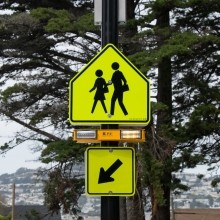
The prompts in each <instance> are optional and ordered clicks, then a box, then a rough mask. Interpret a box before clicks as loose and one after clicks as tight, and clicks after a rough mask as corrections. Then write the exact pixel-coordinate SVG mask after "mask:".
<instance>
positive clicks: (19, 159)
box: [0, 121, 42, 175]
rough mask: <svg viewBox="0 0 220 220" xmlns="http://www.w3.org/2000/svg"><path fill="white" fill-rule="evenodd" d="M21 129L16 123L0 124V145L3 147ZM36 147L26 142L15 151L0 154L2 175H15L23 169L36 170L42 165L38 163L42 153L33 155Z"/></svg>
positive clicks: (0, 172) (0, 171)
mask: <svg viewBox="0 0 220 220" xmlns="http://www.w3.org/2000/svg"><path fill="white" fill-rule="evenodd" d="M18 129H19V126H18V125H16V124H15V123H8V124H7V123H5V122H2V121H1V122H0V145H3V144H4V143H5V142H7V140H8V139H9V137H10V136H13V135H14V134H15V132H16V131H17V130H18ZM33 147H34V145H33V143H32V142H30V141H29V142H26V143H24V144H21V145H19V146H17V147H15V148H14V149H12V150H10V151H8V152H7V153H6V154H4V155H2V154H0V175H1V174H3V173H14V172H15V171H16V170H17V169H19V168H21V167H26V168H30V169H32V168H33V169H35V168H38V167H40V166H42V164H41V163H40V162H37V159H38V158H39V156H40V152H37V153H33V151H32V148H33Z"/></svg>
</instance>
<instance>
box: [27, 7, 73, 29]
mask: <svg viewBox="0 0 220 220" xmlns="http://www.w3.org/2000/svg"><path fill="white" fill-rule="evenodd" d="M31 15H32V16H33V17H34V18H36V19H38V20H39V21H40V22H41V23H43V24H44V25H45V26H44V29H45V31H47V32H51V33H52V32H68V31H71V30H72V28H73V24H72V23H73V18H72V16H71V14H70V13H69V12H68V11H66V10H56V9H53V8H37V9H33V10H32V11H31Z"/></svg>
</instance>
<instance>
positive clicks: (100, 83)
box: [89, 70, 108, 113]
mask: <svg viewBox="0 0 220 220" xmlns="http://www.w3.org/2000/svg"><path fill="white" fill-rule="evenodd" d="M95 74H96V76H97V79H96V81H95V84H94V86H93V87H92V88H91V89H90V90H89V92H92V91H93V90H95V89H96V93H95V96H94V102H93V106H92V111H91V113H93V112H94V110H95V107H96V104H97V102H98V101H100V102H101V104H102V107H103V109H104V111H105V113H107V109H106V106H105V102H104V100H105V95H104V93H105V92H106V91H105V89H108V88H107V83H106V81H105V80H104V79H103V78H102V75H103V72H102V70H96V72H95Z"/></svg>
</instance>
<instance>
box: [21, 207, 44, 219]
mask: <svg viewBox="0 0 220 220" xmlns="http://www.w3.org/2000/svg"><path fill="white" fill-rule="evenodd" d="M25 217H26V218H27V219H28V220H41V219H42V217H41V214H40V213H39V212H38V211H36V210H35V209H31V210H30V211H28V212H26V213H25Z"/></svg>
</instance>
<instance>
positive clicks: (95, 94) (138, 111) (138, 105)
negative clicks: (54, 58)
mask: <svg viewBox="0 0 220 220" xmlns="http://www.w3.org/2000/svg"><path fill="white" fill-rule="evenodd" d="M69 86H70V88H69V120H70V122H71V123H72V124H147V123H149V121H150V94H149V93H150V83H149V80H148V79H147V78H146V77H145V76H144V75H143V74H142V73H141V72H140V71H139V70H138V69H137V68H136V67H135V66H134V65H133V64H132V63H131V62H130V61H129V60H128V59H127V58H126V57H125V56H124V55H123V54H122V53H121V52H120V51H119V50H118V49H117V48H116V47H115V46H114V45H112V44H107V45H106V46H105V47H104V48H103V49H102V50H101V51H100V52H99V53H98V54H97V55H96V56H95V57H94V58H93V59H92V60H91V61H90V62H89V63H88V64H87V65H86V66H85V67H84V68H83V69H82V70H81V71H79V73H78V74H77V75H76V76H75V77H74V78H72V79H71V80H70V84H69Z"/></svg>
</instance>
